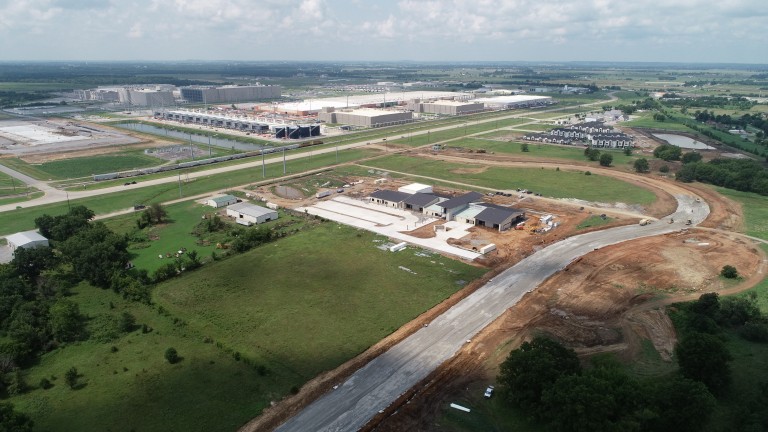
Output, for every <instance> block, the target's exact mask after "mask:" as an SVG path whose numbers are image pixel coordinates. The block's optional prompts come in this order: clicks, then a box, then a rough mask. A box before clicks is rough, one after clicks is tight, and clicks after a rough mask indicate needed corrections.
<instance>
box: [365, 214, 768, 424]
mask: <svg viewBox="0 0 768 432" xmlns="http://www.w3.org/2000/svg"><path fill="white" fill-rule="evenodd" d="M726 264H734V265H737V267H738V270H739V273H740V274H741V275H743V280H742V281H741V282H740V283H734V284H731V283H727V282H726V281H724V280H723V279H721V278H720V277H719V271H720V269H721V268H722V266H723V265H726ZM765 267H766V261H765V256H764V254H763V253H762V252H761V250H760V249H759V248H758V247H757V246H755V245H754V244H753V243H751V242H749V241H747V240H744V239H743V238H741V237H739V236H736V235H731V234H727V233H717V232H712V231H709V230H696V229H693V230H689V231H688V230H684V231H683V232H677V233H673V234H668V235H664V236H658V237H651V238H646V239H640V240H635V241H631V242H627V243H625V244H619V245H614V246H609V247H606V248H602V249H600V250H598V251H594V252H593V253H590V254H588V255H587V256H585V257H584V258H582V259H581V260H578V261H577V262H574V263H573V264H571V265H570V266H569V267H568V268H567V269H566V270H565V271H563V272H561V273H559V274H557V275H556V276H554V277H552V278H551V279H549V280H548V281H547V282H545V283H544V284H543V285H541V286H540V287H539V288H538V289H537V290H535V291H533V292H532V293H530V294H529V295H527V296H526V297H525V298H523V300H521V301H520V303H518V304H517V305H516V306H515V307H513V308H511V309H509V310H508V311H507V312H506V313H505V314H504V315H502V316H501V317H499V319H497V320H496V321H495V322H494V323H493V324H491V325H490V326H488V327H487V328H486V329H484V330H483V331H482V332H481V333H480V334H479V335H478V336H477V337H475V338H474V339H473V341H472V343H471V344H468V346H467V347H465V348H464V349H463V350H462V351H461V352H460V353H459V354H458V355H457V356H455V357H454V358H453V359H452V360H450V361H449V362H448V363H447V364H445V365H443V367H441V368H440V369H439V370H438V371H437V372H435V374H433V376H431V377H430V379H429V380H427V381H428V382H426V383H425V387H424V390H423V391H421V392H419V393H417V394H416V396H415V397H414V398H413V399H412V400H411V402H410V403H409V404H407V405H404V406H402V407H401V408H400V410H399V411H398V412H397V413H396V414H395V415H393V416H391V417H388V418H387V419H385V420H384V421H383V422H381V423H380V424H378V425H377V428H376V430H377V431H401V430H420V431H438V430H444V429H441V428H440V427H439V426H436V423H435V421H436V420H437V418H438V417H439V413H440V412H441V410H442V409H443V406H444V405H445V404H447V403H448V402H450V401H452V400H454V399H456V398H457V397H466V396H467V393H466V392H469V391H470V390H468V389H469V388H472V390H471V391H473V392H475V393H476V392H477V389H476V388H474V387H476V386H472V387H469V386H471V383H473V382H475V381H484V382H490V381H493V380H494V378H495V376H496V374H497V373H498V369H497V367H498V364H499V363H500V362H501V361H503V359H504V358H505V357H506V355H507V354H508V353H509V351H510V350H512V349H514V348H516V347H517V346H519V344H520V343H522V341H524V340H526V339H528V338H530V337H531V336H532V335H533V334H541V333H545V334H548V335H551V336H552V337H555V338H557V339H558V340H561V341H563V342H564V343H565V344H566V345H568V346H571V347H573V348H575V349H576V351H577V352H578V353H580V354H582V355H587V354H593V353H597V352H606V351H611V352H615V353H617V354H618V355H619V356H620V357H622V358H624V359H627V360H638V358H639V357H641V352H642V350H643V341H644V340H647V341H650V342H651V343H652V344H653V346H654V348H655V349H656V350H657V351H658V353H659V355H660V357H661V359H662V360H663V361H667V362H668V361H671V355H672V350H673V348H674V345H675V342H676V335H675V331H674V327H673V326H672V323H671V321H670V320H669V318H668V317H667V315H666V313H665V312H664V311H663V309H660V308H661V307H662V306H664V305H666V304H669V303H672V302H676V301H683V300H692V299H695V298H697V297H698V296H699V295H701V294H702V293H706V292H720V293H729V292H735V291H740V290H743V289H747V288H749V287H751V286H753V285H754V284H756V283H757V282H758V281H759V280H760V279H761V278H762V276H763V274H762V273H763V272H764V271H765ZM470 398H471V395H470ZM474 398H475V399H477V397H476V396H475V397H474Z"/></svg>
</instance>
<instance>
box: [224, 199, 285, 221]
mask: <svg viewBox="0 0 768 432" xmlns="http://www.w3.org/2000/svg"><path fill="white" fill-rule="evenodd" d="M227 216H231V217H233V218H235V221H236V222H237V223H239V224H241V225H249V226H250V225H254V224H261V223H264V222H269V221H271V220H275V219H277V217H278V214H277V211H275V210H272V209H268V208H266V207H262V206H258V205H255V204H251V203H247V202H241V203H238V204H232V205H231V206H229V207H227Z"/></svg>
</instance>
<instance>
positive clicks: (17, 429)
mask: <svg viewBox="0 0 768 432" xmlns="http://www.w3.org/2000/svg"><path fill="white" fill-rule="evenodd" d="M33 426H34V422H32V419H30V418H29V417H27V416H26V415H25V414H22V413H20V412H18V411H16V410H14V409H13V405H12V404H10V403H6V402H0V432H32V427H33Z"/></svg>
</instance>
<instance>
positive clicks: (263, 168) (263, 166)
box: [261, 149, 267, 178]
mask: <svg viewBox="0 0 768 432" xmlns="http://www.w3.org/2000/svg"><path fill="white" fill-rule="evenodd" d="M261 177H262V178H266V177H267V166H266V165H264V149H261Z"/></svg>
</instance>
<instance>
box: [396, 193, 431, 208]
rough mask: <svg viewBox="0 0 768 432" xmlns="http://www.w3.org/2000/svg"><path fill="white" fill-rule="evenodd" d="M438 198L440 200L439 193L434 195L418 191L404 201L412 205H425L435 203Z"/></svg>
mask: <svg viewBox="0 0 768 432" xmlns="http://www.w3.org/2000/svg"><path fill="white" fill-rule="evenodd" d="M403 193H404V192H403ZM438 200H440V197H438V196H437V195H432V194H428V193H416V194H413V195H411V196H409V197H408V198H406V199H405V201H404V202H405V203H406V204H410V205H412V206H417V207H424V206H428V205H430V204H433V203H435V202H437V201H438Z"/></svg>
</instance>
